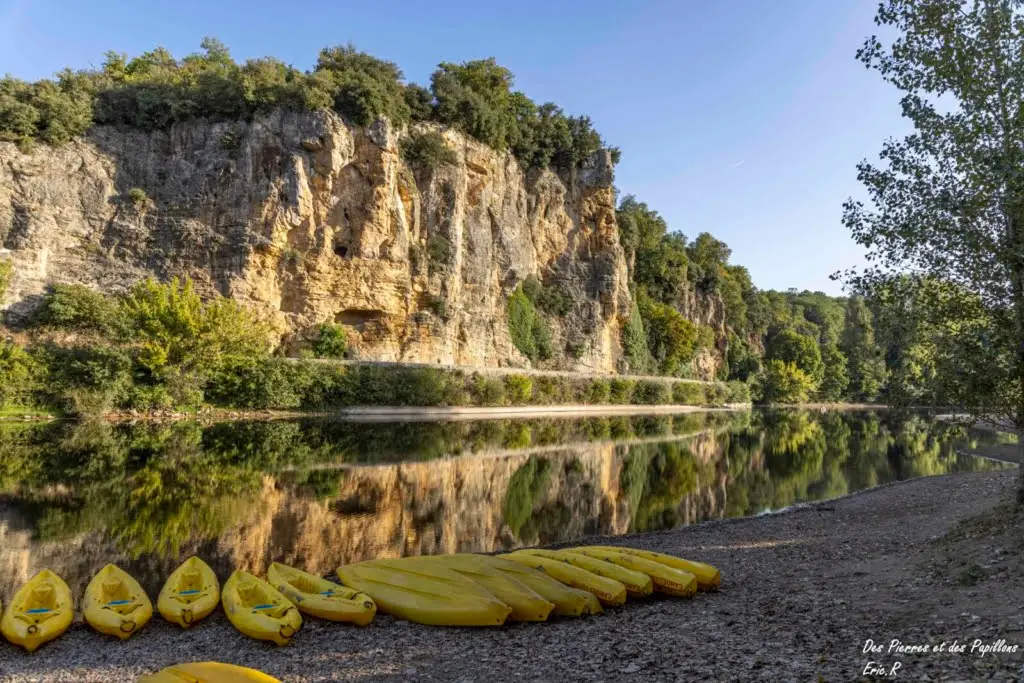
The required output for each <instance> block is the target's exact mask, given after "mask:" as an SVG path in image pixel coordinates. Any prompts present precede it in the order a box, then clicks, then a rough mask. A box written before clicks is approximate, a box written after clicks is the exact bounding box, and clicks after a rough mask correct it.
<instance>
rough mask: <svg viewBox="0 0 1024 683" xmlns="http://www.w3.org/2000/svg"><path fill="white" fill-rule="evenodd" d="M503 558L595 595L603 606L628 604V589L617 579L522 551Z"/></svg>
mask: <svg viewBox="0 0 1024 683" xmlns="http://www.w3.org/2000/svg"><path fill="white" fill-rule="evenodd" d="M501 557H505V558H508V559H509V560H513V561H515V562H519V563H520V564H524V565H526V566H527V567H532V568H534V569H538V570H540V571H542V572H544V573H545V574H547V575H548V576H550V577H552V578H554V579H557V580H558V581H561V582H562V583H564V584H565V585H567V586H572V587H573V588H579V589H580V590H585V591H587V592H589V593H593V594H594V595H596V596H597V599H598V600H600V601H601V604H602V605H609V606H613V607H614V606H616V605H621V604H623V603H624V602H626V587H625V586H624V585H622V584H621V583H620V582H618V581H616V580H615V579H609V578H606V577H604V576H598V575H597V574H594V573H592V572H588V571H587V570H585V569H580V568H579V567H574V566H572V565H571V564H569V563H567V562H562V561H561V560H552V559H550V558H547V557H540V556H538V555H531V554H529V553H528V552H526V551H522V550H517V551H516V552H514V553H509V554H508V555H502V556H501Z"/></svg>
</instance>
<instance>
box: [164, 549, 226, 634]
mask: <svg viewBox="0 0 1024 683" xmlns="http://www.w3.org/2000/svg"><path fill="white" fill-rule="evenodd" d="M219 602H220V582H219V581H218V580H217V575H216V574H214V573H213V569H211V568H210V565H208V564H206V563H205V562H203V561H202V560H201V559H199V558H198V557H190V558H189V559H187V560H185V561H184V562H182V563H181V566H180V567H178V568H177V569H175V570H174V572H173V573H172V574H171V575H170V576H169V577H168V578H167V581H166V583H164V587H163V588H162V589H161V590H160V596H159V597H158V598H157V601H156V608H157V611H158V612H160V614H161V615H162V616H163V618H164V619H166V620H167V621H169V622H171V623H172V624H177V625H178V626H181V627H182V628H189V627H191V626H192V625H193V624H196V623H198V622H199V621H201V620H202V619H205V618H206V617H208V616H210V614H211V613H212V612H213V610H215V609H217V604H218V603H219Z"/></svg>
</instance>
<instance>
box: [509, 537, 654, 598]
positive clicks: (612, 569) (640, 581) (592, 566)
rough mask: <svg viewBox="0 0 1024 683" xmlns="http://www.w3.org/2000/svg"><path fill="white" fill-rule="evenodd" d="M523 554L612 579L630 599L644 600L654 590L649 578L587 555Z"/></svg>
mask: <svg viewBox="0 0 1024 683" xmlns="http://www.w3.org/2000/svg"><path fill="white" fill-rule="evenodd" d="M522 552H524V553H527V554H530V555H537V556H538V557H547V558H549V559H552V560H559V561H561V562H567V563H569V564H571V565H572V566H574V567H579V568H580V569H585V570H587V571H588V572H591V573H592V574H597V575H598V576H603V577H605V578H608V579H614V580H615V581H618V582H619V583H621V584H622V585H623V586H625V587H626V595H627V596H628V597H631V598H645V597H647V596H648V595H650V594H651V592H652V591H653V590H654V585H653V584H652V583H651V577H649V576H647V574H644V573H642V572H637V571H633V570H632V569H626V568H625V567H620V566H619V565H617V564H612V563H611V562H605V561H604V560H599V559H597V558H595V557H588V556H587V555H581V554H579V553H573V552H568V551H565V550H533V549H531V550H524V551H522Z"/></svg>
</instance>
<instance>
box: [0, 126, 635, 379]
mask: <svg viewBox="0 0 1024 683" xmlns="http://www.w3.org/2000/svg"><path fill="white" fill-rule="evenodd" d="M415 132H417V131H411V132H410V131H407V130H401V131H399V130H395V129H394V128H392V127H391V126H390V125H389V124H388V123H387V121H385V120H380V121H378V122H377V123H375V124H374V125H373V126H371V127H369V128H357V127H352V126H349V125H348V124H346V123H345V122H344V121H343V120H342V119H341V118H340V117H338V116H336V115H334V114H332V113H329V112H317V113H296V112H275V113H271V114H268V115H265V116H260V117H257V118H255V119H254V120H252V121H250V122H241V121H239V122H228V123H209V122H206V121H203V120H199V121H195V122H191V123H187V124H181V125H177V126H174V127H172V128H170V129H169V130H166V131H157V132H143V131H137V130H119V129H113V128H103V127H100V128H96V129H94V130H93V131H92V132H90V134H89V136H88V137H87V138H86V139H82V140H78V141H76V142H74V143H71V144H68V145H66V146H63V147H59V148H50V147H39V148H37V149H36V150H35V151H34V152H33V153H32V154H23V153H21V152H20V151H18V149H17V148H16V147H15V146H14V145H13V144H10V143H0V255H2V256H4V257H6V258H9V259H11V260H12V261H13V263H14V266H15V267H14V279H13V282H12V285H11V289H10V291H9V294H8V298H7V308H8V311H9V314H10V315H9V316H8V317H9V319H11V320H13V321H15V322H16V321H17V319H18V317H19V316H20V315H23V314H24V313H26V312H27V311H30V310H31V309H32V307H33V305H34V303H35V302H37V301H38V299H39V296H40V295H41V294H42V293H43V292H44V291H45V289H46V287H47V286H48V285H51V284H53V283H82V284H86V285H90V286H93V287H96V288H98V289H101V290H103V291H121V290H124V289H125V288H127V287H129V286H130V285H131V284H132V283H134V282H135V281H137V280H139V279H141V278H144V277H146V276H149V275H154V276H156V277H158V278H161V279H166V278H170V277H172V276H175V275H186V274H187V275H189V276H190V277H191V278H192V279H193V280H194V281H195V282H196V284H197V286H198V287H199V289H200V291H201V292H203V293H206V294H213V293H215V292H219V293H221V294H224V295H227V296H231V297H234V298H237V299H239V300H242V301H245V302H248V303H250V304H252V305H254V306H256V307H258V308H260V309H261V310H263V311H264V312H265V313H266V314H267V315H268V316H270V317H271V318H272V319H273V320H274V321H275V323H276V325H277V328H278V329H279V330H280V333H281V340H282V342H283V343H284V344H286V345H291V346H294V344H295V343H296V342H297V341H299V340H300V339H301V338H302V336H303V335H304V334H307V332H308V331H309V330H310V329H311V328H313V327H314V326H316V325H319V324H321V323H323V322H336V323H340V324H343V325H345V326H347V327H348V329H349V333H350V334H349V337H350V341H351V345H352V347H353V352H354V354H355V356H356V357H358V358H365V359H377V360H400V361H415V362H431V363H453V364H460V365H474V366H498V365H526V364H527V363H528V361H527V360H526V359H525V358H524V357H523V356H522V355H521V354H520V353H519V352H518V351H517V350H516V349H515V348H514V347H513V345H512V343H511V341H510V338H509V334H508V328H507V324H506V317H505V310H504V309H505V301H506V298H507V296H508V294H509V293H510V292H511V291H512V289H514V288H515V286H516V285H517V284H518V283H520V282H522V281H523V280H524V279H525V278H527V277H528V276H531V275H533V276H536V277H538V278H539V279H540V280H542V281H543V282H545V283H546V284H549V285H552V286H558V287H560V288H561V289H562V290H563V292H564V293H565V294H567V295H568V297H569V298H570V299H571V301H572V310H571V311H570V312H569V313H568V314H567V315H565V316H564V317H561V318H558V319H556V320H553V321H552V323H553V324H552V328H553V336H554V341H555V347H556V349H564V347H565V345H566V343H567V342H568V341H572V342H574V347H575V349H576V350H577V351H578V350H579V346H578V345H580V344H582V355H580V357H579V358H578V359H576V360H573V359H571V358H569V357H568V356H566V355H565V354H563V353H556V357H555V358H554V359H553V360H552V361H550V363H551V364H552V365H557V366H560V367H565V368H575V369H579V370H585V369H586V370H599V371H614V370H615V369H616V366H617V363H618V360H619V358H620V356H621V349H620V343H619V320H620V318H621V317H622V316H624V315H628V306H629V291H628V283H627V282H628V274H627V269H626V264H625V260H624V256H623V253H622V249H621V247H620V246H619V241H618V233H617V227H616V223H615V205H614V201H615V200H614V193H613V190H612V164H611V161H610V158H609V156H608V154H607V153H606V152H599V153H597V154H595V155H594V156H593V157H592V158H590V159H588V160H587V161H586V162H585V163H584V165H583V166H582V168H580V169H578V170H577V171H575V172H573V173H572V174H564V175H562V176H559V175H557V174H556V173H554V172H553V171H550V170H545V171H531V172H529V173H524V172H523V171H522V170H521V168H520V166H519V164H518V163H517V162H516V160H515V159H514V158H513V157H512V156H511V155H510V154H507V153H500V152H496V151H494V150H493V149H491V148H489V147H486V146H485V145H482V144H480V143H477V142H475V141H473V140H471V139H468V138H467V137H465V136H462V135H460V134H458V133H455V132H451V131H447V132H444V133H443V134H444V136H445V139H446V141H447V143H448V145H449V146H450V147H451V149H452V150H453V151H454V152H455V154H456V157H457V161H456V163H453V164H445V165H441V166H439V167H437V168H435V169H433V170H430V169H424V168H421V169H412V168H410V167H409V166H407V165H406V164H405V163H404V162H403V160H402V156H401V154H400V153H399V143H400V141H401V138H402V137H403V136H407V135H410V134H413V133H415ZM138 190H141V191H142V192H139V191H138ZM143 193H144V194H143Z"/></svg>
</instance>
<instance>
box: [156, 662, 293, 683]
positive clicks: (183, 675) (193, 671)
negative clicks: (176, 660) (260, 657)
mask: <svg viewBox="0 0 1024 683" xmlns="http://www.w3.org/2000/svg"><path fill="white" fill-rule="evenodd" d="M139 683H281V681H279V680H278V679H276V678H274V677H273V676H268V675H267V674H265V673H263V672H262V671H257V670H256V669H248V668H246V667H244V666H235V665H233V664H222V663H221V662H190V663H188V664H175V665H174V666H169V667H167V668H166V669H162V670H160V671H158V672H157V673H155V674H152V675H150V676H143V677H142V678H140V679H139Z"/></svg>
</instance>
